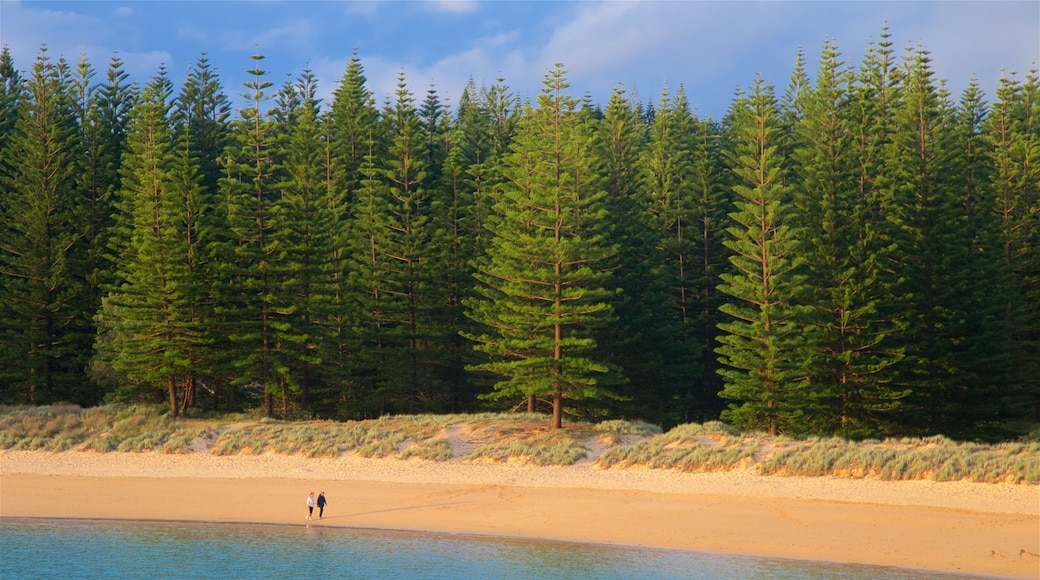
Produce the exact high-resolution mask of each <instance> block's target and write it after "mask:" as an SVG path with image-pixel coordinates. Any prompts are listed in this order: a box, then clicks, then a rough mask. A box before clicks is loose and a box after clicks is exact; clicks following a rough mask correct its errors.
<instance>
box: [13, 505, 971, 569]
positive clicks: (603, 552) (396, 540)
mask: <svg viewBox="0 0 1040 580" xmlns="http://www.w3.org/2000/svg"><path fill="white" fill-rule="evenodd" d="M0 578H3V579H5V580H7V579H11V580H16V579H18V580H20V579H22V578H33V579H36V578H39V579H48V578H62V579H65V578H90V579H94V578H148V579H153V578H193V579H194V578H221V579H224V578H278V579H280V580H281V579H309V578H373V579H376V578H378V579H385V578H423V579H426V578H428V579H440V578H444V579H449V578H450V579H481V580H491V579H499V578H501V579H525V580H526V579H534V578H560V579H565V578H574V579H578V578H581V579H585V578H592V579H597V580H613V579H618V580H621V579H624V580H629V579H636V578H692V579H699V578H703V579H719V578H734V579H736V578H740V579H767V578H768V579H770V580H773V579H791V580H809V579H811V580H815V579H830V578H841V579H852V580H867V579H871V580H873V579H878V578H885V579H889V578H893V579H907V580H922V579H925V578H962V579H963V578H965V576H961V575H953V574H945V575H944V574H930V573H924V572H916V571H912V570H902V569H898V568H883V567H877V566H855V565H843V564H829V563H819V562H803V561H793V560H773V559H766V558H750V557H742V556H727V555H719V554H708V553H701V552H684V551H674V550H652V549H636V548H619V547H614V546H603V545H590V544H573V543H564V542H545V541H533V540H517V539H502V538H486V537H474V536H459V535H451V534H426V533H410V532H386V531H373V530H357V529H349V528H328V527H319V526H313V527H306V526H302V525H301V526H269V525H244V524H200V523H169V522H125V521H108V520H103V521H99V520H49V519H11V518H4V519H0Z"/></svg>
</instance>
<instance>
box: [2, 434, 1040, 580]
mask: <svg viewBox="0 0 1040 580" xmlns="http://www.w3.org/2000/svg"><path fill="white" fill-rule="evenodd" d="M312 491H313V492H315V493H317V492H319V491H325V494H326V496H327V497H328V500H329V505H328V507H327V508H326V511H325V517H324V518H323V519H320V520H319V519H318V518H317V514H315V519H314V521H312V522H307V521H306V520H305V517H306V515H307V508H306V498H307V494H308V493H310V492H312ZM0 516H2V517H41V518H111V519H133V520H180V521H214V522H263V523H276V524H291V525H301V526H304V525H313V526H349V527H356V528H377V529H401V530H416V531H431V532H449V533H465V534H481V535H494V536H507V537H525V538H544V539H552V540H567V541H579V542H595V543H605V544H619V545H630V546H646V547H660V548H675V549H683V550H698V551H707V552H723V553H732V554H746V555H757V556H767V557H781V558H794V559H803V560H823V561H832V562H846V563H861V564H875V565H885V566H900V567H906V568H914V569H926V570H940V571H951V572H960V573H967V574H977V575H988V576H1001V577H1012V578H1040V555H1038V554H1040V488H1038V486H1028V485H1012V484H982V483H967V482H950V483H937V482H932V481H908V482H887V481H878V480H866V479H841V478H833V477H820V478H804V477H780V476H761V475H757V474H755V473H753V472H751V471H748V470H738V471H731V472H721V473H681V472H675V471H664V470H646V469H600V468H597V467H595V466H593V465H577V466H570V467H534V466H524V465H515V464H504V465H501V464H500V465H489V464H471V463H466V462H463V461H460V460H452V461H448V462H430V461H423V460H405V461H403V460H399V459H365V458H361V457H358V456H356V455H353V454H347V455H344V456H341V457H339V458H335V459H320V458H316V459H312V458H305V457H299V456H285V455H275V454H264V455H255V456H249V455H242V456H215V455H210V454H207V453H193V454H186V455H165V454H161V453H104V454H101V453H93V452H82V451H67V452H63V453H51V452H35V451H3V452H0Z"/></svg>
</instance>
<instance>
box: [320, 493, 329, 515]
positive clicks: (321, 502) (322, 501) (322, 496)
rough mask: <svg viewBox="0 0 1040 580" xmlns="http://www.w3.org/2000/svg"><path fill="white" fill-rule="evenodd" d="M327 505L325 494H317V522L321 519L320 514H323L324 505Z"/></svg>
mask: <svg viewBox="0 0 1040 580" xmlns="http://www.w3.org/2000/svg"><path fill="white" fill-rule="evenodd" d="M327 503H329V502H328V501H327V500H326V499H325V492H324V491H323V492H321V493H319V494H318V519H319V520H320V519H321V516H322V514H324V513H325V504H327Z"/></svg>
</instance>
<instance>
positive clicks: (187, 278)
mask: <svg viewBox="0 0 1040 580" xmlns="http://www.w3.org/2000/svg"><path fill="white" fill-rule="evenodd" d="M172 92H173V87H172V83H170V81H169V79H168V78H167V77H166V75H165V71H164V70H160V73H159V75H157V76H156V77H155V78H154V79H153V80H152V82H151V83H149V84H148V86H146V87H145V89H144V92H143V93H142V95H141V98H140V100H139V102H138V103H137V104H136V105H135V107H134V109H133V111H132V114H131V123H130V129H129V134H128V141H127V155H126V156H125V157H124V164H123V169H122V172H123V181H122V184H123V185H122V194H121V196H120V198H121V200H122V202H123V204H124V205H123V207H124V208H129V209H130V212H131V213H130V215H128V216H126V219H127V221H128V222H129V223H130V224H131V229H130V231H129V235H128V241H127V244H126V249H127V252H128V255H127V256H125V260H126V262H125V263H124V264H123V265H122V266H121V268H122V272H121V274H120V276H119V278H120V279H121V280H124V282H123V283H122V284H120V285H119V286H118V287H116V288H113V289H112V290H111V291H110V292H109V293H108V295H107V297H106V298H105V300H104V305H103V308H102V311H101V314H100V315H99V317H98V318H99V325H100V326H101V328H102V329H103V330H102V333H101V339H100V340H99V342H98V348H99V349H100V350H101V351H102V356H104V357H106V358H108V359H110V360H111V364H112V367H113V368H114V369H115V370H116V371H117V372H119V373H121V374H122V375H124V376H125V377H126V378H127V379H128V380H129V381H130V382H131V383H139V384H142V385H144V386H146V387H148V388H153V389H158V390H159V391H160V392H161V391H163V390H165V391H166V394H167V399H168V402H169V408H170V415H171V416H174V417H176V416H177V415H178V414H179V413H181V412H183V411H185V410H186V407H187V406H188V397H189V394H190V392H191V389H190V386H189V384H190V379H191V377H192V375H193V373H194V370H193V369H194V363H195V362H196V359H197V357H196V356H193V352H194V351H196V350H197V348H196V343H197V342H198V340H199V335H198V331H197V327H198V320H197V317H196V315H195V312H194V309H193V302H194V295H195V292H194V290H195V288H194V287H193V276H192V274H193V272H192V270H191V267H190V266H191V261H192V254H193V252H194V248H193V247H192V245H191V237H190V230H189V228H188V226H189V222H188V220H186V219H185V218H186V215H185V211H184V205H185V197H184V192H183V191H182V189H181V188H180V187H177V186H175V184H174V176H173V170H174V167H175V166H176V162H175V152H174V141H173V138H172V131H171V127H170V121H169V112H170V97H171V95H172ZM182 395H183V397H184V399H181V396H182Z"/></svg>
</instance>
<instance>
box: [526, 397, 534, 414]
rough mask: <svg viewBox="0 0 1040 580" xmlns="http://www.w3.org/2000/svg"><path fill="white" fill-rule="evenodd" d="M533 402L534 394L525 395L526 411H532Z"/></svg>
mask: <svg viewBox="0 0 1040 580" xmlns="http://www.w3.org/2000/svg"><path fill="white" fill-rule="evenodd" d="M534 403H535V398H534V395H527V412H528V413H534Z"/></svg>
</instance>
